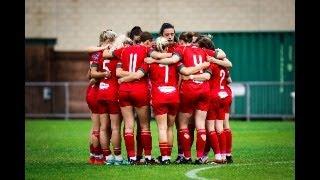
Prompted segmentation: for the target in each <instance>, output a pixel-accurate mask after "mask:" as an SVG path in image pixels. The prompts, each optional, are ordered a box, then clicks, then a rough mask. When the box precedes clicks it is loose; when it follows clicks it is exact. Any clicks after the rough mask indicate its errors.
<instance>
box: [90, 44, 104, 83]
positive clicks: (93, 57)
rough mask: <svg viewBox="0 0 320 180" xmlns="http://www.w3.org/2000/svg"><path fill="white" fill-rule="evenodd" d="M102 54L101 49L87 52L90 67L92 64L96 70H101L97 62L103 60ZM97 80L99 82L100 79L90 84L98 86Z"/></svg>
mask: <svg viewBox="0 0 320 180" xmlns="http://www.w3.org/2000/svg"><path fill="white" fill-rule="evenodd" d="M102 55H103V50H101V51H96V52H92V53H89V64H90V68H91V66H92V65H93V64H94V65H95V66H96V67H97V71H101V68H102V67H101V65H99V64H100V62H101V61H102V60H103V56H102ZM99 82H100V80H97V82H96V83H95V84H94V85H92V86H98V85H99Z"/></svg>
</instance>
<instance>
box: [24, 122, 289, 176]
mask: <svg viewBox="0 0 320 180" xmlns="http://www.w3.org/2000/svg"><path fill="white" fill-rule="evenodd" d="M90 126H91V122H90V121H83V120H81V121H76V120H72V121H58V120H57V121H54V120H39V121H38V120H37V121H33V120H26V126H25V128H26V129H25V130H26V131H25V132H26V134H25V135H26V136H25V147H26V148H25V149H26V152H25V178H26V179H153V180H154V179H187V176H186V175H185V174H186V173H187V172H188V171H190V170H193V169H197V168H202V167H212V168H210V169H207V170H203V171H200V172H198V173H197V176H199V177H202V178H206V179H294V175H295V167H294V156H295V147H294V122H282V121H257V122H240V121H231V127H232V130H233V156H234V161H235V162H234V163H233V164H230V165H229V164H228V165H223V166H221V165H220V166H214V167H213V165H168V166H158V165H157V166H92V165H88V164H87V163H86V162H87V158H88V140H89V139H88V136H89V129H90ZM151 130H152V138H153V139H152V140H153V150H152V153H153V156H154V157H157V156H158V155H159V154H160V153H159V148H158V139H157V137H158V132H157V126H156V123H155V122H154V121H152V123H151ZM175 145H176V142H175ZM192 148H193V151H192V153H193V154H192V155H193V157H194V155H195V145H193V147H192ZM122 154H123V157H126V151H125V146H124V143H122ZM172 155H173V156H172V158H175V157H176V155H177V147H176V146H175V147H174V148H173V152H172ZM212 157H213V153H212V152H211V154H210V158H211V159H212Z"/></svg>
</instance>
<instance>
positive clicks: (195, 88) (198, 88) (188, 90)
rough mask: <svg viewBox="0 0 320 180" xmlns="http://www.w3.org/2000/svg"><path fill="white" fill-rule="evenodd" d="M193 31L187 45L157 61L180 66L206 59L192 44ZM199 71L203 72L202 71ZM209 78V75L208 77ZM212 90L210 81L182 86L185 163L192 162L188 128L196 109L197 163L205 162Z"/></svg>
mask: <svg viewBox="0 0 320 180" xmlns="http://www.w3.org/2000/svg"><path fill="white" fill-rule="evenodd" d="M192 37H193V33H188V35H187V43H188V44H187V46H185V47H183V48H179V49H178V50H177V52H176V53H175V54H174V55H173V56H172V57H171V58H165V59H161V60H158V61H156V62H157V63H162V64H168V63H169V64H170V63H176V62H178V61H180V60H181V62H180V63H179V68H183V67H195V66H198V65H199V64H201V63H202V62H205V61H206V52H205V51H204V50H203V49H201V48H199V47H197V46H194V45H191V42H192ZM198 73H203V72H202V71H200V72H198ZM208 78H209V77H208ZM209 92H210V87H209V83H208V82H205V81H204V82H201V81H193V80H183V81H182V83H181V86H180V97H181V103H180V113H179V129H180V130H179V133H180V138H181V142H182V146H183V152H184V160H183V161H182V162H183V163H191V162H192V160H191V144H190V132H189V130H188V124H189V119H190V117H191V116H192V114H193V112H194V111H195V124H196V128H197V143H196V146H197V148H196V149H197V160H196V161H195V163H196V164H203V162H202V161H201V157H202V155H203V151H204V146H205V141H206V131H205V118H206V114H207V110H208V108H209V98H208V97H207V95H208V94H209Z"/></svg>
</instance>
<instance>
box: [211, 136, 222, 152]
mask: <svg viewBox="0 0 320 180" xmlns="http://www.w3.org/2000/svg"><path fill="white" fill-rule="evenodd" d="M209 139H210V146H211V148H212V149H213V152H214V154H221V151H220V146H219V140H218V136H217V133H216V131H210V132H209Z"/></svg>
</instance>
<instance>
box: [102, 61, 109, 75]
mask: <svg viewBox="0 0 320 180" xmlns="http://www.w3.org/2000/svg"><path fill="white" fill-rule="evenodd" d="M108 63H110V60H108V59H105V60H103V63H102V69H104V70H106V71H109V72H111V71H110V70H109V68H108V66H107V64H108ZM105 79H108V78H107V77H105Z"/></svg>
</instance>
